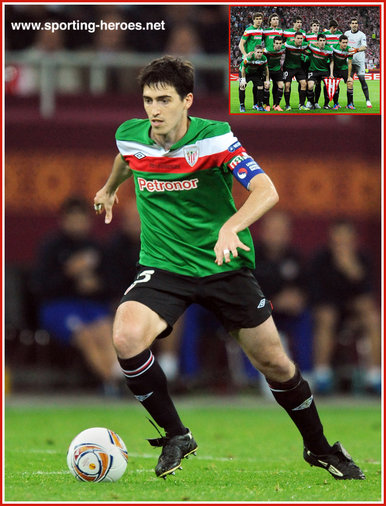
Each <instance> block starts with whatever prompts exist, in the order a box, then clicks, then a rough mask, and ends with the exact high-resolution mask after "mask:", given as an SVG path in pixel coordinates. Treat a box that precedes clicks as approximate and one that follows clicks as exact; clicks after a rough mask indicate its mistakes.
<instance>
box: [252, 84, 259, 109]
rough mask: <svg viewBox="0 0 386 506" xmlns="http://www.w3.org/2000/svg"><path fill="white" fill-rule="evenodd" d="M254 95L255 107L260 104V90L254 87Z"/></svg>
mask: <svg viewBox="0 0 386 506" xmlns="http://www.w3.org/2000/svg"><path fill="white" fill-rule="evenodd" d="M252 93H253V105H256V104H257V103H258V102H259V90H258V89H257V86H255V85H254V86H253V88H252Z"/></svg>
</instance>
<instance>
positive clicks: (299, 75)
mask: <svg viewBox="0 0 386 506" xmlns="http://www.w3.org/2000/svg"><path fill="white" fill-rule="evenodd" d="M283 77H284V80H285V82H286V83H289V82H291V81H292V78H293V77H295V78H296V80H297V81H298V82H299V81H305V80H306V79H307V77H306V73H305V72H304V70H303V69H302V68H299V69H284V71H283Z"/></svg>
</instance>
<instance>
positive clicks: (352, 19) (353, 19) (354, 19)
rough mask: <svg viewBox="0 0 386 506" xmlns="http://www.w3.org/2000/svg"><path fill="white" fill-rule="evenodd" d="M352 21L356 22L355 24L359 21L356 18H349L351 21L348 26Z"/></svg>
mask: <svg viewBox="0 0 386 506" xmlns="http://www.w3.org/2000/svg"><path fill="white" fill-rule="evenodd" d="M353 21H357V22H358V23H359V19H358V18H351V19H350V24H351V23H352V22H353Z"/></svg>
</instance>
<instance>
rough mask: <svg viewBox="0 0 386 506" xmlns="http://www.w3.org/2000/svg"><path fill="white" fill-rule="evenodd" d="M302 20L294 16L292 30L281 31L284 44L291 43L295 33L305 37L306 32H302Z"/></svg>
mask: <svg viewBox="0 0 386 506" xmlns="http://www.w3.org/2000/svg"><path fill="white" fill-rule="evenodd" d="M302 25H303V20H302V18H301V17H299V16H296V18H295V19H294V22H293V25H292V26H293V28H287V29H286V30H284V31H283V38H284V40H285V42H291V39H293V38H294V35H295V33H296V32H300V33H302V34H303V36H304V38H305V37H306V32H305V31H304V30H302Z"/></svg>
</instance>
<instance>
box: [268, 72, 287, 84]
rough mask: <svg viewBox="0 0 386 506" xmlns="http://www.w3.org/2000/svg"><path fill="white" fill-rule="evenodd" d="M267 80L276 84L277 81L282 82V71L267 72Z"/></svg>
mask: <svg viewBox="0 0 386 506" xmlns="http://www.w3.org/2000/svg"><path fill="white" fill-rule="evenodd" d="M269 78H270V79H272V82H274V83H277V82H278V81H284V77H283V71H282V70H271V71H270V72H269Z"/></svg>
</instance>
